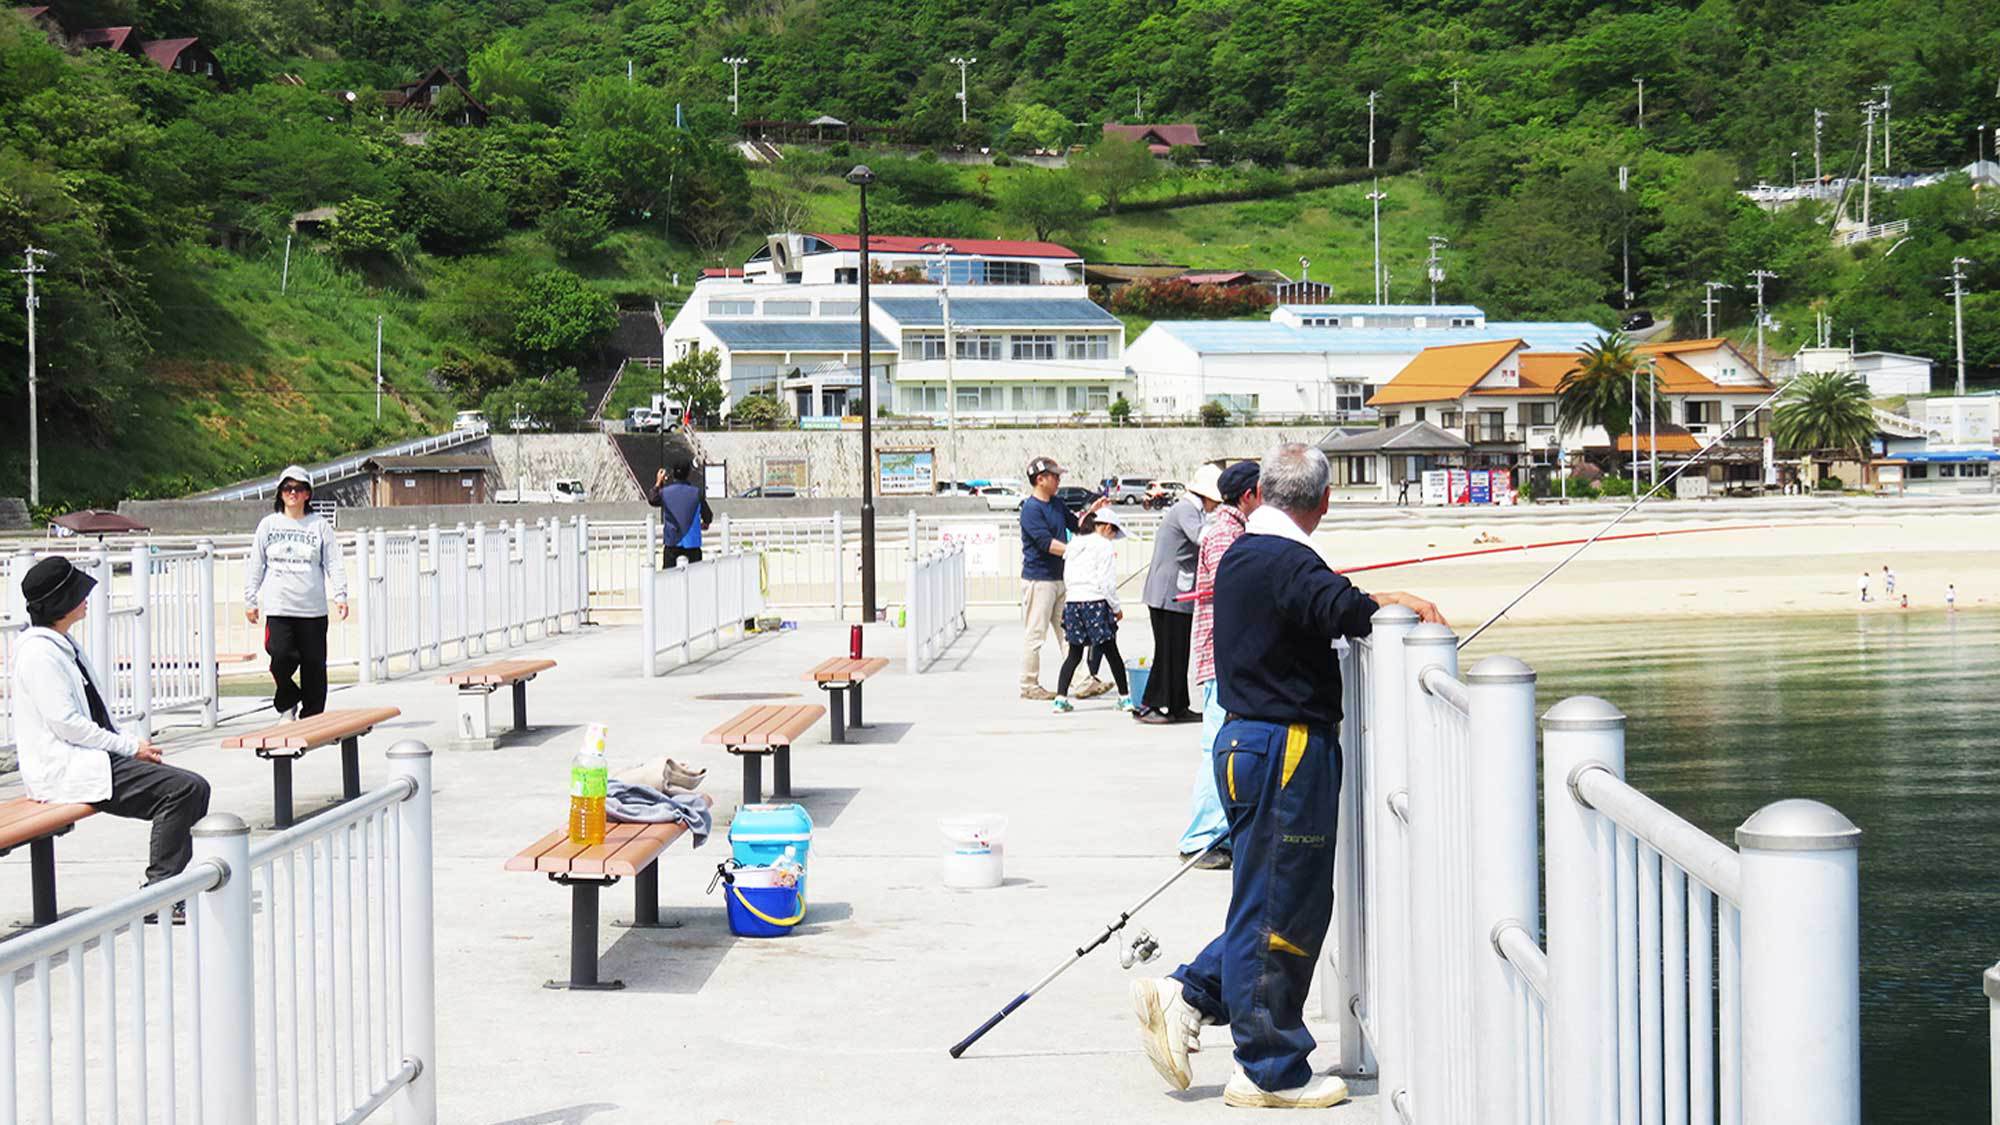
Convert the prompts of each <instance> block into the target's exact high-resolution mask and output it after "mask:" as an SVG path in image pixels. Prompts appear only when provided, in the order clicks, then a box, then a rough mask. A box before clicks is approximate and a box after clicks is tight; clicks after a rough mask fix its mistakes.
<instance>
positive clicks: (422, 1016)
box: [388, 739, 437, 1125]
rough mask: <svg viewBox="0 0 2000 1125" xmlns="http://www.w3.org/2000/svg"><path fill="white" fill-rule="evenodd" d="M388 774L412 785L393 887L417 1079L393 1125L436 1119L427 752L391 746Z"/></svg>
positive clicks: (404, 1007)
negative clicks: (397, 901) (397, 897)
mask: <svg viewBox="0 0 2000 1125" xmlns="http://www.w3.org/2000/svg"><path fill="white" fill-rule="evenodd" d="M388 757H389V772H390V774H391V775H392V776H395V777H401V778H406V779H408V780H409V782H410V795H409V796H408V797H406V798H404V800H403V803H402V805H401V806H400V807H399V808H398V809H397V810H396V824H397V840H396V861H397V871H396V885H397V888H398V889H399V891H400V909H399V911H398V917H399V918H400V919H401V921H402V933H401V935H400V940H401V945H400V946H399V947H398V948H399V953H398V956H397V961H398V963H399V964H400V965H401V966H402V980H401V981H400V982H398V983H399V986H400V988H401V990H402V994H401V997H400V1008H401V1011H402V1017H403V1026H402V1033H403V1035H402V1038H403V1055H404V1057H405V1058H408V1059H412V1060H415V1062H416V1064H417V1076H416V1077H415V1078H412V1079H411V1080H410V1082H409V1084H408V1085H406V1086H404V1087H403V1088H402V1089H401V1090H398V1091H397V1092H396V1096H395V1099H394V1100H393V1101H392V1102H391V1103H390V1107H391V1110H392V1112H393V1113H394V1114H395V1120H396V1125H432V1123H433V1122H435V1121H436V1120H437V1074H436V1070H437V976H436V972H435V968H434V962H435V958H436V947H435V942H434V931H433V923H432V916H431V911H432V900H431V749H430V747H428V746H426V745H424V744H423V743H421V742H418V741H417V740H415V739H405V740H403V741H402V742H398V743H397V744H396V745H394V746H392V747H390V748H389V755H388Z"/></svg>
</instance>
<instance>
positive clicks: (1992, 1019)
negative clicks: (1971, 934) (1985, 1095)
mask: <svg viewBox="0 0 2000 1125" xmlns="http://www.w3.org/2000/svg"><path fill="white" fill-rule="evenodd" d="M1983 983H1984V984H1985V986H1986V1039H1987V1042H1988V1044H1989V1048H1988V1049H1989V1051H1990V1052H1991V1054H1992V1058H1993V1065H1992V1071H1993V1073H1992V1075H1991V1076H1990V1077H1989V1079H1988V1085H1987V1089H1988V1090H1989V1091H1991V1096H1992V1099H1993V1125H2000V965H1995V966H1993V967H1992V968H1990V969H1988V970H1986V975H1985V977H1984V979H1983Z"/></svg>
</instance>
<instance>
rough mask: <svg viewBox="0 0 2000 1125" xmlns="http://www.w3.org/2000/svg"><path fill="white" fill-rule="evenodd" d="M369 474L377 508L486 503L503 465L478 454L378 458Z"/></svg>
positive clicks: (371, 463) (372, 500) (370, 499)
mask: <svg viewBox="0 0 2000 1125" xmlns="http://www.w3.org/2000/svg"><path fill="white" fill-rule="evenodd" d="M363 468H364V469H365V470H366V471H367V473H368V502H369V503H370V504H371V505H373V506H375V507H377V508H408V507H412V506H414V505H419V504H484V503H486V501H487V498H488V495H489V493H490V488H489V485H490V483H491V481H492V479H493V476H494V475H495V473H497V471H498V469H499V466H497V465H495V464H494V463H493V459H492V458H491V457H487V456H484V455H476V454H463V453H461V454H449V453H441V454H431V455H429V456H424V457H374V458H370V459H369V460H368V462H367V463H366V464H365V465H364V466H363Z"/></svg>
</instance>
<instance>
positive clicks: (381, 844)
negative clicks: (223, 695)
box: [0, 742, 437, 1125]
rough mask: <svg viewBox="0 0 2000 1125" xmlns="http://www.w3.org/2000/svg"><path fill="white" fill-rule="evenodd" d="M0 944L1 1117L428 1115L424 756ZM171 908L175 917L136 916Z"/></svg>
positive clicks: (198, 841) (218, 826)
mask: <svg viewBox="0 0 2000 1125" xmlns="http://www.w3.org/2000/svg"><path fill="white" fill-rule="evenodd" d="M388 757H389V763H390V768H391V771H392V772H393V773H394V775H395V776H394V779H393V780H391V781H390V782H389V784H387V785H385V786H383V787H382V788H381V789H378V790H376V791H375V792H373V793H370V794H367V795H365V796H362V797H360V798H357V799H356V800H354V801H351V802H349V803H347V804H346V805H344V806H342V807H340V808H339V809H337V810H334V811H331V812H328V813H325V814H323V815H321V816H317V817H314V818H313V819H312V820H310V821H308V822H306V823H305V824H303V825H300V826H299V827H297V828H293V829H291V830H289V831H286V832H281V833H278V834H277V835H274V836H271V837H269V838H267V839H265V840H264V841H262V842H261V843H259V844H258V845H257V846H256V847H254V848H253V847H251V846H250V837H249V829H248V828H247V827H245V825H244V824H243V822H242V821H241V820H240V819H238V818H236V817H234V816H231V815H228V814H226V813H224V814H216V815H211V816H209V817H208V818H206V819H204V820H203V821H202V822H201V823H200V824H198V825H196V826H195V841H194V845H195V857H194V862H193V863H192V864H191V865H190V866H189V867H188V869H187V870H186V871H185V872H183V873H182V874H180V875H178V876H175V877H174V878H172V879H168V880H165V881H163V882H161V883H157V884H154V885H153V886H150V887H147V888H145V889H144V890H141V891H138V892H135V893H133V894H131V895H127V896H126V897H125V898H122V899H119V900H118V901H116V902H112V903H107V904H105V905H103V906H99V907H94V908H92V909H90V910H86V911H83V912H81V913H78V914H75V915H72V916H70V917H68V918H65V919H63V920H61V921H59V922H56V923H54V924H52V925H49V926H47V927H45V928H43V929H41V930H38V931H36V932H34V933H32V934H27V935H23V936H21V937H17V938H15V939H13V940H11V941H9V942H6V943H5V944H4V945H0V974H4V979H0V1121H4V1122H6V1123H7V1125H13V1123H14V1122H18V1121H56V1120H62V1121H72V1122H85V1121H106V1122H116V1121H120V1120H138V1121H152V1120H165V1121H170V1122H171V1121H176V1120H180V1121H193V1122H197V1123H200V1122H216V1123H222V1125H239V1123H242V1125H247V1123H248V1122H252V1121H262V1122H266V1123H269V1125H278V1123H284V1122H291V1123H301V1125H302V1123H305V1122H325V1121H350V1122H351V1121H363V1120H367V1119H368V1118H369V1117H370V1116H371V1115H373V1114H374V1113H375V1112H376V1111H377V1110H379V1109H380V1108H382V1107H383V1106H385V1105H387V1106H391V1107H392V1108H393V1113H394V1117H395V1120H396V1121H397V1122H399V1123H402V1125H415V1123H428V1122H433V1121H435V1120H436V1117H437V1108H436V1076H435V1067H436V1055H435V1042H436V1019H435V990H434V979H435V978H434V973H433V952H434V950H433V941H432V912H431V761H430V751H429V750H428V749H426V748H425V747H424V745H423V744H422V743H419V742H403V743H399V744H398V745H397V746H396V747H395V748H394V749H392V750H390V751H389V755H388ZM176 906H179V907H181V908H183V909H185V910H186V912H187V916H188V922H189V925H188V926H187V927H186V928H185V930H183V929H181V928H180V927H176V926H173V925H154V924H149V923H148V922H147V921H146V918H147V917H148V916H149V915H153V914H155V913H156V912H157V913H161V914H164V913H165V912H167V911H170V910H173V909H174V908H175V907H176Z"/></svg>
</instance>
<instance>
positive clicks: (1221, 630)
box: [1132, 443, 1443, 1109]
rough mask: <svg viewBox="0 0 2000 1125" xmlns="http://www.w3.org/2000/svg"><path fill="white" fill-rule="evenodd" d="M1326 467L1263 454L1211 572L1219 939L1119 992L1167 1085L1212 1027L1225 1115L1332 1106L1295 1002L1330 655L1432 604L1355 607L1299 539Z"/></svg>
mask: <svg viewBox="0 0 2000 1125" xmlns="http://www.w3.org/2000/svg"><path fill="white" fill-rule="evenodd" d="M1328 478H1329V470H1328V467H1327V463H1326V456H1325V455H1324V454H1322V453H1321V452H1320V451H1319V450H1318V449H1315V448H1313V447H1312V446H1309V445H1301V444H1297V443H1292V444H1287V445H1281V446H1279V447H1278V448H1277V449H1275V450H1273V451H1272V452H1271V453H1270V454H1269V455H1268V456H1266V457H1265V458H1264V461H1263V464H1262V466H1261V468H1260V475H1259V478H1258V492H1259V494H1260V496H1261V497H1262V499H1263V504H1262V505H1261V506H1260V507H1258V509H1257V510H1256V511H1255V512H1253V513H1251V515H1250V517H1249V518H1248V519H1247V520H1246V521H1245V522H1244V535H1243V537H1242V538H1240V539H1238V540H1237V541H1236V543H1235V545H1234V546H1232V547H1230V548H1229V551H1228V552H1227V553H1226V554H1224V555H1223V556H1222V562H1221V565H1220V566H1219V567H1218V568H1217V571H1216V576H1215V598H1214V601H1213V603H1212V604H1213V607H1214V612H1215V672H1216V697H1217V699H1218V700H1219V701H1220V702H1221V704H1222V706H1223V708H1224V710H1225V711H1226V712H1227V719H1226V720H1225V721H1224V723H1223V725H1222V729H1221V730H1220V731H1218V732H1217V734H1216V738H1215V750H1214V765H1215V782H1216V788H1217V790H1218V791H1219V792H1220V793H1221V796H1222V805H1223V810H1224V812H1225V813H1227V814H1228V817H1229V843H1230V846H1231V848H1232V850H1233V853H1234V866H1233V867H1232V868H1231V871H1230V877H1231V886H1230V895H1229V913H1228V915H1227V918H1226V921H1225V922H1224V927H1223V933H1222V936H1221V937H1219V938H1216V939H1215V940H1214V941H1212V942H1210V943H1209V944H1208V947H1207V948H1206V949H1203V950H1202V951H1201V953H1200V955H1198V956H1197V957H1196V958H1195V959H1194V960H1193V961H1191V962H1189V963H1188V964H1185V965H1182V966H1181V967H1180V968H1179V969H1176V970H1175V971H1174V973H1173V974H1172V975H1171V976H1169V977H1166V978H1164V979H1158V980H1138V981H1134V982H1132V1000H1133V1007H1134V1009H1135V1011H1136V1012H1137V1013H1138V1016H1139V1021H1140V1027H1141V1040H1142V1042H1143V1043H1144V1044H1145V1047H1146V1056H1147V1058H1148V1059H1149V1060H1150V1061H1151V1062H1152V1064H1153V1067H1154V1069H1156V1070H1158V1071H1159V1072H1160V1076H1161V1077H1163V1078H1165V1079H1166V1080H1167V1081H1168V1082H1169V1083H1170V1084H1171V1085H1172V1086H1173V1087H1174V1088H1175V1089H1177V1090H1185V1089H1187V1087H1188V1084H1189V1082H1190V1081H1191V1079H1192V1074H1191V1072H1190V1071H1189V1069H1188V1061H1187V1057H1188V1053H1189V1052H1190V1051H1195V1050H1199V1049H1200V1041H1201V1027H1202V1025H1203V1024H1206V1023H1222V1024H1228V1025H1229V1029H1230V1033H1231V1035H1232V1036H1233V1037H1234V1039H1235V1042H1236V1073H1235V1074H1234V1076H1232V1077H1231V1078H1230V1080H1229V1084H1228V1085H1227V1086H1225V1087H1224V1088H1223V1092H1222V1097H1223V1101H1224V1102H1226V1103H1228V1104H1229V1105H1235V1106H1262V1107H1270V1108H1287V1109H1304V1108H1319V1107H1324V1106H1330V1105H1334V1104H1337V1103H1338V1102H1340V1101H1342V1100H1344V1099H1345V1098H1346V1097H1347V1085H1346V1083H1344V1082H1342V1081H1341V1080H1340V1078H1338V1077H1337V1076H1335V1075H1331V1074H1328V1075H1321V1076H1315V1075H1314V1074H1313V1072H1312V1067H1311V1066H1310V1065H1309V1063H1308V1062H1307V1058H1308V1056H1310V1055H1311V1053H1312V1049H1313V1047H1314V1046H1315V1044H1314V1041H1313V1037H1312V1033H1311V1032H1309V1031H1307V1030H1306V1026H1305V1002H1306V992H1307V990H1308V989H1310V988H1311V987H1312V976H1313V966H1314V964H1315V962H1317V961H1318V959H1319V952H1320V946H1321V944H1322V943H1323V942H1324V941H1325V939H1326V929H1327V924H1328V922H1329V921H1331V919H1332V917H1333V840H1334V831H1335V816H1336V813H1337V811H1338V803H1339V799H1340V739H1339V733H1338V728H1339V724H1340V717H1341V716H1340V699H1341V690H1340V657H1339V654H1338V653H1337V652H1336V651H1335V650H1334V647H1333V642H1334V641H1335V640H1336V639H1338V638H1341V637H1365V636H1367V635H1368V633H1369V631H1370V629H1371V628H1372V627H1373V623H1372V621H1371V618H1372V617H1373V615H1374V613H1375V610H1376V609H1377V608H1378V607H1379V606H1382V605H1404V606H1408V607H1409V608H1411V609H1413V610H1415V611H1416V613H1417V616H1419V617H1421V618H1422V619H1423V620H1425V621H1437V622H1442V621H1443V618H1442V617H1441V616H1440V615H1439V614H1438V611H1437V607H1436V606H1434V605H1432V604H1431V603H1429V602H1427V601H1425V600H1423V599H1422V598H1418V597H1413V596H1411V595H1409V594H1400V593H1385V594H1376V595H1373V596H1370V595H1369V594H1366V593H1363V592H1362V591H1361V590H1359V589H1356V588H1355V586H1354V585H1353V584H1352V583H1350V582H1349V581H1348V580H1347V579H1346V578H1343V577H1341V576H1340V575H1338V574H1335V573H1334V572H1333V571H1332V570H1330V569H1328V567H1327V565H1326V562H1325V560H1324V559H1322V558H1320V555H1319V552H1318V551H1316V550H1314V549H1313V547H1312V541H1311V538H1310V536H1311V535H1312V532H1313V530H1314V529H1315V528H1317V527H1318V526H1319V523H1320V520H1321V519H1323V518H1324V517H1325V516H1326V509H1327V499H1328V492H1327V481H1328Z"/></svg>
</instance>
